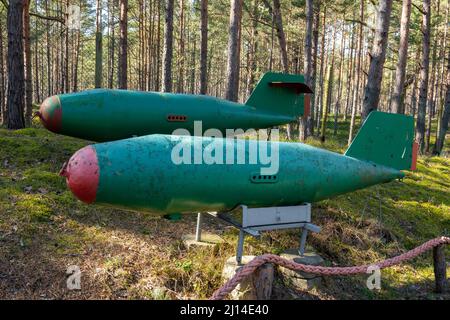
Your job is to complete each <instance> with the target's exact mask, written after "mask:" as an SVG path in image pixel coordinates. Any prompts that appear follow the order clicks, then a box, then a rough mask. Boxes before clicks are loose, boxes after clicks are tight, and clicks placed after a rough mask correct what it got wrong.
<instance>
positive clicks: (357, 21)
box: [344, 19, 375, 31]
mask: <svg viewBox="0 0 450 320" xmlns="http://www.w3.org/2000/svg"><path fill="white" fill-rule="evenodd" d="M344 21H346V22H353V23H359V24H361V25H363V26H364V27H366V28H368V29H370V30H371V31H375V28H372V27H371V26H369V25H368V24H367V23H365V22H364V21H361V20H357V19H344Z"/></svg>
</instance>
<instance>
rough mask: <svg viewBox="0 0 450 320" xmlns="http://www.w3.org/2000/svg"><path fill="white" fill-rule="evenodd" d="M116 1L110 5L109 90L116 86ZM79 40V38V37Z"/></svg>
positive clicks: (112, 0) (111, 0)
mask: <svg viewBox="0 0 450 320" xmlns="http://www.w3.org/2000/svg"><path fill="white" fill-rule="evenodd" d="M115 1H116V0H110V5H109V29H110V35H109V47H110V48H109V68H108V72H109V73H108V88H110V89H111V88H113V86H114V61H115V47H116V37H115V30H116V28H115V25H114V21H115V20H114V14H115V10H114V9H115ZM78 39H79V37H78Z"/></svg>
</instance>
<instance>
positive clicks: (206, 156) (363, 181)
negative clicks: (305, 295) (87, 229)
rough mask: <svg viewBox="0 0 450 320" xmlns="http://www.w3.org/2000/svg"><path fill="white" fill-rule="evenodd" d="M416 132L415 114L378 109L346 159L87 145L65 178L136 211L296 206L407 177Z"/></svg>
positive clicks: (207, 144)
mask: <svg viewBox="0 0 450 320" xmlns="http://www.w3.org/2000/svg"><path fill="white" fill-rule="evenodd" d="M413 127H414V122H413V119H412V117H409V116H404V115H398V114H389V113H383V112H372V113H370V115H369V116H368V118H367V119H366V121H365V122H364V124H363V126H362V128H361V129H360V131H359V133H358V135H357V136H356V137H355V139H354V141H353V143H352V144H351V146H350V147H349V149H348V150H347V151H346V153H345V154H344V155H341V154H338V153H334V152H330V151H326V150H323V149H319V148H315V147H311V146H308V145H305V144H302V143H281V142H280V143H279V142H270V141H269V142H261V141H256V140H254V141H252V140H243V139H222V138H213V137H209V138H206V137H198V136H177V135H161V134H156V135H148V136H143V137H136V138H130V139H124V140H119V141H113V142H107V143H98V144H93V145H89V146H87V147H84V148H83V149H81V150H79V151H77V152H76V153H75V154H74V155H73V156H72V157H71V158H70V160H69V161H68V163H67V164H66V165H65V167H64V168H63V169H62V171H61V175H63V176H65V177H66V181H67V185H68V187H69V188H70V189H71V190H72V192H73V193H74V194H75V196H76V197H78V198H79V199H80V200H82V201H84V202H86V203H98V204H103V205H112V206H115V207H120V208H125V209H130V210H139V211H149V212H154V213H160V214H167V213H190V212H205V211H228V210H232V209H233V208H235V207H236V206H238V205H241V204H244V205H247V206H249V207H269V206H290V205H297V204H301V203H304V202H316V201H320V200H323V199H327V198H330V197H333V196H336V195H340V194H344V193H347V192H351V191H354V190H358V189H362V188H366V187H369V186H372V185H375V184H379V183H385V182H389V181H392V180H394V179H398V178H402V177H403V176H404V173H403V172H402V171H401V170H413V169H414V168H415V161H416V160H415V159H416V155H415V150H416V147H414V145H415V144H414V142H413V134H414V131H413ZM255 150H257V151H258V152H257V153H256V155H255ZM261 150H262V151H261ZM265 151H267V152H265Z"/></svg>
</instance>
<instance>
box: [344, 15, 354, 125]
mask: <svg viewBox="0 0 450 320" xmlns="http://www.w3.org/2000/svg"><path fill="white" fill-rule="evenodd" d="M353 16H354V17H355V16H356V14H355V13H353ZM351 34H352V36H351V38H350V57H349V59H348V69H347V93H346V102H345V111H344V122H346V121H347V115H348V111H349V109H350V103H351V100H350V96H351V92H352V91H351V89H352V87H353V86H352V79H353V65H354V63H353V54H354V51H355V26H354V24H353V26H352V28H351Z"/></svg>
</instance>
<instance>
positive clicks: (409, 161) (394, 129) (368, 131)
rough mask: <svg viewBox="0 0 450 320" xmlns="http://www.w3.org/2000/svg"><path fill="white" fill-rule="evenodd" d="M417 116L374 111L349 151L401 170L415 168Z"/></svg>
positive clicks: (348, 154)
mask: <svg viewBox="0 0 450 320" xmlns="http://www.w3.org/2000/svg"><path fill="white" fill-rule="evenodd" d="M417 151H418V145H417V143H416V142H414V118H413V117H410V116H405V115H402V114H395V113H385V112H379V111H372V112H371V113H370V114H369V116H368V117H367V118H366V120H365V121H364V123H363V125H362V126H361V129H360V130H359V132H358V134H357V135H356V137H355V139H353V142H352V143H351V145H350V147H349V148H348V149H347V151H346V152H345V155H346V156H348V157H352V158H356V159H359V160H364V161H370V162H374V163H376V164H380V165H383V166H386V167H391V168H394V169H397V170H412V171H413V170H415V169H416V161H417Z"/></svg>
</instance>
